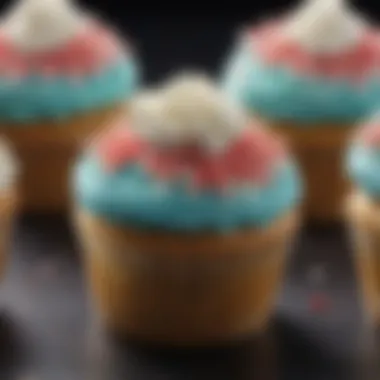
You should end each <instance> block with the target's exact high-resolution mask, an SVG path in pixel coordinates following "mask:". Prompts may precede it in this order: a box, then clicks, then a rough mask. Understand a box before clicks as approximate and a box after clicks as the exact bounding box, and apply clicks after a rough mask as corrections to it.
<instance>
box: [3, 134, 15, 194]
mask: <svg viewBox="0 0 380 380" xmlns="http://www.w3.org/2000/svg"><path fill="white" fill-rule="evenodd" d="M19 172H20V167H19V162H18V160H17V158H16V155H15V153H14V152H13V149H12V147H11V145H10V144H9V143H8V141H7V140H5V139H4V138H0V191H1V190H7V189H9V188H10V187H12V186H13V185H15V183H16V181H17V178H18V175H19Z"/></svg>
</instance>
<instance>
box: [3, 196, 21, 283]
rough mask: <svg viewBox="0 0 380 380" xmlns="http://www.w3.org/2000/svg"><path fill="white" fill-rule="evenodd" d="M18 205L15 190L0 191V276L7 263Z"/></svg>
mask: <svg viewBox="0 0 380 380" xmlns="http://www.w3.org/2000/svg"><path fill="white" fill-rule="evenodd" d="M17 206H18V195H17V192H16V190H14V189H10V190H7V191H1V192H0V224H1V228H0V276H3V274H4V272H5V270H6V266H7V263H8V250H9V244H10V241H11V236H12V231H13V224H14V220H15V215H16V211H17Z"/></svg>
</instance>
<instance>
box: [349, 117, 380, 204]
mask: <svg viewBox="0 0 380 380" xmlns="http://www.w3.org/2000/svg"><path fill="white" fill-rule="evenodd" d="M346 165H347V171H348V175H349V177H350V179H351V180H352V181H353V182H354V183H355V184H356V186H358V187H359V188H360V189H361V190H362V191H363V192H364V193H366V194H367V195H369V196H371V197H374V198H378V197H379V196H380V114H376V115H375V116H374V117H372V118H371V119H370V120H369V121H368V122H366V123H365V124H364V125H363V126H361V127H360V128H359V129H358V131H357V133H356V134H355V136H354V139H353V141H352V142H351V144H350V146H349V149H348V154H347V161H346Z"/></svg>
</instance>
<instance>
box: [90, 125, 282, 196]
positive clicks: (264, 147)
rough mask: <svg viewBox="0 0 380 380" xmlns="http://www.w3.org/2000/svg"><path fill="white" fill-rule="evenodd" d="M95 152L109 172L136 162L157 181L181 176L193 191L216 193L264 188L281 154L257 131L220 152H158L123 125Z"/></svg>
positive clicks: (191, 148) (276, 142) (279, 146)
mask: <svg viewBox="0 0 380 380" xmlns="http://www.w3.org/2000/svg"><path fill="white" fill-rule="evenodd" d="M96 150H97V152H98V154H99V155H100V158H101V161H102V162H103V164H104V165H105V167H106V170H109V171H116V170H118V169H119V168H121V167H123V166H125V165H128V164H132V163H136V162H138V163H139V164H141V165H143V166H144V167H145V169H146V170H147V171H148V172H149V173H151V174H152V175H153V176H155V177H157V178H159V179H161V180H170V179H174V178H178V177H181V176H185V177H188V178H191V179H192V181H193V182H192V183H193V184H194V187H196V188H217V189H220V188H224V187H226V186H228V185H234V184H245V183H256V184H258V185H260V184H264V183H265V182H266V181H268V180H269V179H270V178H271V174H272V173H273V171H274V170H275V168H276V167H277V165H278V163H279V162H280V160H281V159H282V157H283V155H284V154H285V149H284V147H283V145H282V143H281V142H280V140H278V139H277V138H276V137H274V136H273V135H271V134H269V133H268V132H266V131H264V130H263V129H261V128H258V127H250V128H247V129H246V130H245V131H244V133H243V134H241V135H240V136H239V137H238V138H237V139H236V140H234V141H232V142H231V144H230V146H229V147H227V149H225V150H224V151H222V152H220V153H210V152H207V151H205V150H204V148H203V149H202V148H200V147H198V146H181V147H172V148H162V147H159V146H157V145H155V144H152V143H150V142H148V141H146V140H143V139H142V138H140V137H139V136H138V135H137V134H135V133H133V132H132V131H131V130H130V129H129V128H127V127H126V126H125V125H124V126H120V127H118V128H115V129H114V130H112V131H111V132H108V133H106V134H105V135H103V136H101V137H100V139H99V140H98V142H97V143H96Z"/></svg>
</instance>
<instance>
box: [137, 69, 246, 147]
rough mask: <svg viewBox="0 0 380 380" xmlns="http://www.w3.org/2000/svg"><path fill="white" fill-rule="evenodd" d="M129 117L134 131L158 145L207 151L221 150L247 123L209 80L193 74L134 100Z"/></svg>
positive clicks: (241, 114) (178, 78)
mask: <svg viewBox="0 0 380 380" xmlns="http://www.w3.org/2000/svg"><path fill="white" fill-rule="evenodd" d="M131 117H132V124H133V126H134V128H136V130H137V131H138V132H139V133H141V134H143V135H145V137H146V138H148V139H150V140H152V141H155V142H157V143H158V144H163V145H168V146H173V145H186V144H192V143H194V144H197V145H199V146H202V147H204V148H205V149H209V150H211V151H214V150H219V149H223V148H224V147H225V146H226V144H228V143H229V141H230V140H231V138H233V137H234V136H236V134H238V133H239V132H240V131H241V130H242V129H243V128H245V126H246V123H247V119H246V117H245V115H244V113H243V112H242V111H241V110H240V109H239V108H237V107H236V106H235V105H234V104H232V103H231V102H230V101H229V100H228V99H227V98H226V97H225V96H224V94H223V93H221V92H220V91H219V90H218V89H217V88H216V87H215V86H214V85H213V83H212V82H211V81H209V80H208V79H207V78H206V77H204V76H201V75H196V74H195V75H194V74H190V75H183V76H180V77H176V78H174V79H173V80H171V81H169V82H168V84H167V85H166V86H165V87H164V88H163V89H160V90H154V91H149V92H146V93H143V94H141V95H140V96H139V97H136V99H135V101H134V102H133V103H132V106H131Z"/></svg>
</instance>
